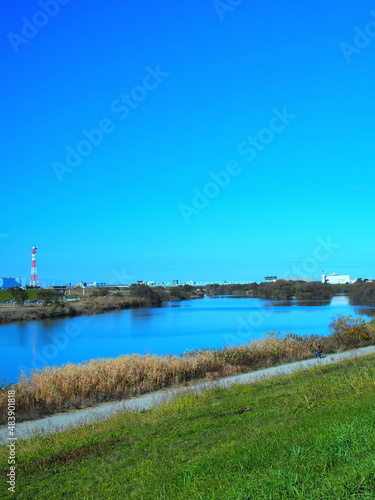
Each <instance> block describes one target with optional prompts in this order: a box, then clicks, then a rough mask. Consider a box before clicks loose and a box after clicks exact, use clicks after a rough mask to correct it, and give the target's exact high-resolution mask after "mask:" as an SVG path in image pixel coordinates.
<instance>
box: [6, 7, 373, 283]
mask: <svg viewBox="0 0 375 500" xmlns="http://www.w3.org/2000/svg"><path fill="white" fill-rule="evenodd" d="M43 3H44V2H43V0H40V1H39V2H37V1H31V0H27V1H25V2H14V1H12V0H4V1H3V2H2V5H1V7H0V14H1V21H0V25H1V31H0V50H1V55H2V56H1V68H2V78H1V85H2V92H1V97H0V99H1V110H2V120H1V129H2V130H1V138H2V149H1V150H2V174H1V200H2V211H1V212H2V218H1V222H0V255H1V260H0V276H15V277H18V276H21V277H25V278H28V276H29V273H30V269H29V268H30V251H31V247H32V246H33V245H36V246H38V247H39V251H38V268H39V279H40V281H41V282H45V283H46V284H47V283H48V284H49V283H50V282H52V281H54V282H55V283H65V282H66V281H72V282H76V281H80V280H85V281H107V282H112V283H115V282H119V281H127V280H128V281H129V280H130V281H132V280H137V279H146V280H153V279H155V280H171V279H180V280H189V279H194V280H212V281H214V280H246V281H247V280H249V281H252V280H257V281H258V280H261V279H262V278H263V276H265V275H269V274H272V275H278V276H282V275H286V274H289V275H295V274H297V272H296V270H295V269H294V266H297V267H299V268H300V269H301V273H303V274H304V275H316V276H318V275H319V274H320V272H321V270H322V269H324V270H325V271H326V272H327V273H330V272H337V273H342V274H351V275H352V277H359V276H360V277H369V276H374V275H375V266H374V245H375V233H374V231H373V227H372V223H371V220H372V217H373V214H374V204H375V197H374V179H375V169H374V156H375V140H374V116H375V100H374V97H373V94H374V90H373V89H374V81H375V78H374V77H375V13H374V14H373V15H372V14H371V11H372V10H373V9H374V4H373V2H371V1H367V0H363V1H361V2H351V1H343V2H335V3H334V4H332V3H331V5H330V4H327V2H323V1H322V0H317V1H316V2H313V3H311V4H306V2H295V1H290V0H286V1H285V2H278V1H276V0H274V1H270V0H268V1H267V0H265V1H263V2H252V1H250V0H243V1H242V2H239V1H238V0H237V2H233V1H232V2H231V3H232V4H234V3H237V4H238V5H237V6H235V7H234V6H232V7H231V6H230V3H228V0H223V1H222V2H215V1H211V0H210V1H206V0H189V1H187V0H183V1H181V2H176V1H173V2H172V1H161V2H154V1H150V0H130V1H127V2H124V1H120V0H113V1H111V2H104V1H95V2H89V1H87V0H83V1H80V2H78V1H74V0H71V1H67V0H64V4H56V2H54V1H52V2H51V3H48V2H46V5H45V10H44V11H43V8H42V4H43ZM46 11H48V12H47V13H43V12H46ZM38 26H39V27H38ZM356 27H358V29H361V30H365V29H366V30H367V31H368V33H369V36H368V35H358V33H359V31H358V29H357V31H356ZM355 37H356V38H355ZM343 43H346V44H347V45H343ZM129 96H130V97H129ZM275 110H276V111H275ZM275 113H276V114H275ZM280 114H281V115H283V114H284V118H283V120H284V121H282V120H281V119H280V118H278V116H279V115H280ZM285 115H286V116H287V117H288V116H289V118H285ZM98 127H101V128H102V132H100V136H99V135H98V134H96V135H95V134H94V135H91V140H92V141H93V142H95V141H96V145H92V144H90V143H88V142H87V140H88V139H87V137H85V135H84V134H85V133H84V132H83V131H86V134H87V135H90V134H89V132H90V131H92V130H93V129H97V128H98ZM270 127H271V128H272V130H271V129H270ZM254 140H255V142H254ZM82 141H86V142H83V143H82ZM251 141H252V144H253V145H250V144H249V142H251ZM99 143H100V144H99ZM67 148H68V149H67ZM69 148H72V149H69ZM77 149H78V150H80V151H81V152H82V154H84V155H85V156H82V155H81V159H77V156H75V160H72V155H70V157H69V154H68V151H70V152H71V151H72V150H75V151H76V152H77ZM67 157H68V158H67ZM74 161H75V162H76V166H74ZM67 162H68V163H67ZM72 162H73V163H72ZM228 168H229V171H230V173H228ZM225 169H227V174H225V175H224V176H223V175H222V176H221V177H220V179H221V181H219V180H218V179H217V178H216V180H215V179H213V178H212V176H213V175H214V174H213V173H217V172H219V171H222V170H225ZM210 172H211V174H210ZM214 177H215V176H214ZM220 183H221V185H219V184H220ZM198 192H200V193H208V194H209V196H210V197H211V198H210V199H209V198H207V197H206V198H203V200H202V199H201V198H200V197H199V195H197V193H198ZM327 238H330V241H331V242H334V245H333V246H332V245H331V247H329V251H327V250H324V248H323V250H322V248H321V247H322V245H321V241H322V240H323V241H327ZM319 242H320V243H319ZM323 246H324V245H323Z"/></svg>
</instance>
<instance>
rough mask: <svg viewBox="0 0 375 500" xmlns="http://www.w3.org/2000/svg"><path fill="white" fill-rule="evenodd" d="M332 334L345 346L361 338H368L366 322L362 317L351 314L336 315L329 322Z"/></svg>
mask: <svg viewBox="0 0 375 500" xmlns="http://www.w3.org/2000/svg"><path fill="white" fill-rule="evenodd" d="M329 329H330V331H331V332H332V334H333V335H334V336H335V337H336V338H337V339H338V340H339V341H340V343H343V344H344V345H346V346H350V345H355V344H357V343H358V342H360V341H361V340H368V339H369V338H370V332H369V329H368V326H367V323H366V321H365V320H364V319H362V318H354V317H353V316H352V315H349V316H341V315H338V316H337V317H336V318H333V320H332V321H331V323H330V324H329Z"/></svg>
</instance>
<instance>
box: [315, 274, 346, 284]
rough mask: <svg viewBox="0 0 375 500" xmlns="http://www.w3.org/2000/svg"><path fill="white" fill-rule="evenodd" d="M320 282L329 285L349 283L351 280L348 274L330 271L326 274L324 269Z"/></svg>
mask: <svg viewBox="0 0 375 500" xmlns="http://www.w3.org/2000/svg"><path fill="white" fill-rule="evenodd" d="M322 283H330V284H331V285H346V284H347V283H351V280H350V276H349V275H348V274H336V273H332V274H329V275H328V276H327V275H326V274H325V273H324V271H322Z"/></svg>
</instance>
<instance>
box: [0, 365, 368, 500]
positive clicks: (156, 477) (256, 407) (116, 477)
mask: <svg viewBox="0 0 375 500" xmlns="http://www.w3.org/2000/svg"><path fill="white" fill-rule="evenodd" d="M374 360H375V357H374V356H367V357H365V358H361V359H358V360H355V361H345V362H341V363H339V364H335V365H328V366H325V367H322V368H316V369H313V370H309V371H306V372H301V373H298V374H295V375H293V376H285V377H279V378H275V379H272V380H268V381H264V382H262V383H257V384H252V385H238V386H235V387H231V388H230V389H216V390H211V391H207V392H205V393H204V394H202V395H195V394H191V395H188V396H185V397H182V398H178V399H176V400H175V401H173V402H172V403H168V404H166V405H163V406H160V407H158V408H155V409H154V410H151V411H148V412H141V413H133V414H124V415H121V416H118V417H116V418H114V419H111V420H108V421H106V422H102V423H98V424H95V425H89V426H87V427H83V428H81V429H76V430H74V431H68V432H64V433H62V434H58V435H55V436H46V437H38V438H33V439H32V440H28V441H20V442H19V443H17V456H18V462H17V493H16V495H17V498H25V499H33V500H34V499H35V498H38V500H41V499H49V500H52V499H58V498H77V499H78V498H79V499H125V498H126V499H139V500H144V499H145V500H147V499H170V500H184V499H186V500H187V499H189V500H194V499H204V500H231V499H233V500H234V499H236V500H250V499H251V500H253V499H257V500H262V499H274V500H276V499H277V500H279V499H280V500H281V499H285V500H289V499H304V500H309V499H335V500H336V499H349V498H350V499H356V498H358V499H373V498H375V473H374V461H375V432H374V410H375V396H374V394H375V392H374V389H375V367H374ZM6 456H7V452H6V451H5V450H4V447H2V450H1V457H4V458H5V457H6ZM2 464H4V461H2ZM6 472H7V468H6V467H4V465H2V467H1V476H2V477H5V473H6ZM3 484H4V483H3ZM2 486H3V485H2ZM4 489H5V488H4ZM3 498H13V496H12V494H9V496H7V494H6V492H5V496H3Z"/></svg>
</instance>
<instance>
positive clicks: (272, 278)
mask: <svg viewBox="0 0 375 500" xmlns="http://www.w3.org/2000/svg"><path fill="white" fill-rule="evenodd" d="M276 280H277V276H266V277H265V278H264V281H276Z"/></svg>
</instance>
